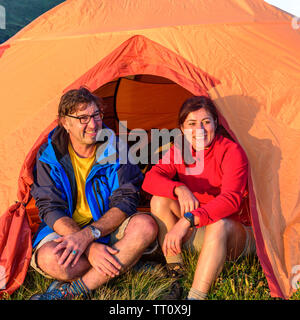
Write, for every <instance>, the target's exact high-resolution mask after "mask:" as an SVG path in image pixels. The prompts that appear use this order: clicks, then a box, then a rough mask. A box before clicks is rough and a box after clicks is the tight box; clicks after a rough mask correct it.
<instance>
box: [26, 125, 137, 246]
mask: <svg viewBox="0 0 300 320" xmlns="http://www.w3.org/2000/svg"><path fill="white" fill-rule="evenodd" d="M106 129H108V128H106ZM110 132H111V136H110V137H108V140H107V142H105V143H99V144H97V151H96V160H95V163H94V165H93V167H92V169H91V171H90V173H89V175H88V177H87V180H86V185H85V195H86V198H87V202H88V204H89V207H90V210H91V213H92V216H93V220H94V221H97V220H98V219H99V218H101V216H102V215H103V214H105V212H106V211H108V210H109V209H110V208H112V207H117V208H119V209H120V210H122V211H123V212H125V213H126V214H127V215H128V216H130V215H132V214H133V213H135V212H136V207H137V205H138V201H139V190H140V187H141V184H142V181H143V174H142V173H141V171H140V169H139V167H138V166H137V165H134V164H132V163H130V162H129V161H128V158H127V159H126V161H120V158H121V157H120V152H119V147H120V146H119V140H117V139H116V136H115V135H114V133H113V131H111V130H110ZM68 142H69V136H68V134H67V132H66V131H65V129H64V128H63V127H60V126H58V127H56V128H55V129H53V130H52V131H51V132H50V134H49V136H48V141H47V142H46V143H45V144H43V145H42V146H41V148H40V150H39V152H38V154H37V159H36V160H37V161H36V168H35V172H34V184H33V185H32V187H31V194H32V196H33V198H34V199H35V201H36V206H37V208H38V210H39V216H40V218H41V220H42V223H41V225H40V227H39V229H38V231H37V232H36V234H35V236H34V240H33V248H35V247H36V245H37V244H38V243H39V242H40V241H41V240H42V239H43V238H44V237H45V236H47V235H48V234H49V233H51V232H53V225H54V223H55V221H56V220H57V219H59V218H61V217H64V216H69V217H72V214H73V212H74V210H75V208H76V203H77V187H76V180H75V175H74V171H73V167H72V163H71V159H70V155H69V152H68ZM109 238H110V237H109V235H108V236H105V237H102V238H100V239H99V241H100V242H102V243H108V241H109Z"/></svg>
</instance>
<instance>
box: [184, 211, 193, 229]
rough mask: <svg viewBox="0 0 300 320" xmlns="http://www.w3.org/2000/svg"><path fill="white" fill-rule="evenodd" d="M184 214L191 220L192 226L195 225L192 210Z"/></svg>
mask: <svg viewBox="0 0 300 320" xmlns="http://www.w3.org/2000/svg"><path fill="white" fill-rule="evenodd" d="M183 216H184V217H185V218H186V220H188V221H189V222H190V224H191V227H195V220H194V215H193V214H192V213H191V212H186V213H185V214H184V215H183Z"/></svg>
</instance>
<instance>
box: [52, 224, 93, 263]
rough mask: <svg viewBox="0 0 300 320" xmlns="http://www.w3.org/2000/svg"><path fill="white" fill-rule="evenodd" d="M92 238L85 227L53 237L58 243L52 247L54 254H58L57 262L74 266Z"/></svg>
mask: <svg viewBox="0 0 300 320" xmlns="http://www.w3.org/2000/svg"><path fill="white" fill-rule="evenodd" d="M93 240H94V239H93V237H92V234H91V232H90V230H89V229H87V228H85V229H82V230H80V231H77V232H75V233H71V234H68V235H65V236H63V237H60V238H58V239H55V240H54V241H55V242H57V243H58V244H57V246H56V247H55V248H54V254H56V255H58V263H59V264H60V265H63V266H64V267H65V268H66V267H68V266H69V265H70V264H71V265H72V266H74V265H75V264H76V263H77V262H78V260H79V258H80V256H81V255H82V254H83V253H84V252H85V250H86V248H87V247H88V245H89V244H90V243H91V242H92V241H93Z"/></svg>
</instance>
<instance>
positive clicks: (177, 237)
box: [162, 218, 190, 256]
mask: <svg viewBox="0 0 300 320" xmlns="http://www.w3.org/2000/svg"><path fill="white" fill-rule="evenodd" d="M189 228H190V223H189V221H187V220H186V219H185V218H181V219H179V220H178V221H177V222H176V224H175V225H174V227H173V228H172V229H171V230H170V231H169V232H168V233H167V234H166V236H165V239H164V243H163V246H162V251H163V253H164V255H165V256H170V255H177V254H179V253H181V244H182V239H183V238H184V236H185V235H186V233H187V232H188V230H189Z"/></svg>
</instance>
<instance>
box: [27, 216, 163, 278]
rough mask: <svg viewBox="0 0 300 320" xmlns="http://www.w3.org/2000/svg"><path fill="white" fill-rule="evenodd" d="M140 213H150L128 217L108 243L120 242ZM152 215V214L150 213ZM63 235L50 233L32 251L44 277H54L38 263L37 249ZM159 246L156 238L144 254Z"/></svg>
mask: <svg viewBox="0 0 300 320" xmlns="http://www.w3.org/2000/svg"><path fill="white" fill-rule="evenodd" d="M139 214H150V213H148V212H137V213H135V214H133V215H131V216H130V217H128V218H127V219H125V220H124V221H123V222H122V224H121V225H120V226H119V227H118V228H117V229H116V230H115V231H114V232H112V233H111V234H110V241H109V243H108V245H109V246H112V245H114V244H115V243H116V242H118V241H119V240H121V239H122V238H123V237H124V233H125V230H126V228H127V226H128V223H129V221H130V219H131V218H132V217H134V216H136V215H139ZM150 215H151V214H150ZM59 237H61V236H60V235H59V234H57V233H56V232H52V233H50V234H48V235H47V236H46V237H45V238H43V239H42V240H41V241H40V242H39V243H38V245H37V246H36V247H35V248H34V250H33V252H32V257H31V261H30V265H31V267H32V268H33V269H35V270H36V271H37V272H39V273H40V274H42V275H43V276H44V277H46V278H49V279H52V277H51V276H49V275H48V274H46V273H45V272H44V271H43V270H42V269H41V268H39V266H38V264H37V251H38V249H39V248H40V247H41V246H43V245H44V244H45V243H47V242H49V241H53V240H55V239H57V238H59ZM157 247H158V242H157V240H155V241H154V242H153V243H152V244H151V245H150V246H149V247H148V248H147V249H146V250H145V252H144V253H143V254H150V253H151V252H153V251H155V250H156V249H157Z"/></svg>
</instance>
